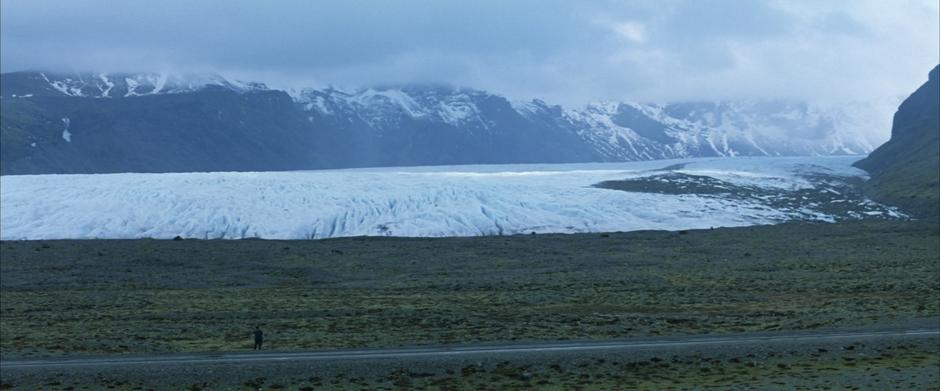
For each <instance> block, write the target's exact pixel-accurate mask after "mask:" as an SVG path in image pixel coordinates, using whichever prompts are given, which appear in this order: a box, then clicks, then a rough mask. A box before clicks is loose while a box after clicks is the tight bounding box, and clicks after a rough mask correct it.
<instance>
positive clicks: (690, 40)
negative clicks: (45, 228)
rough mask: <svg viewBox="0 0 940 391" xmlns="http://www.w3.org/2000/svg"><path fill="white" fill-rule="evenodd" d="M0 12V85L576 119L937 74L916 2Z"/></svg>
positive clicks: (864, 92) (860, 89)
mask: <svg viewBox="0 0 940 391" xmlns="http://www.w3.org/2000/svg"><path fill="white" fill-rule="evenodd" d="M0 7H2V9H0V51H2V53H0V68H2V70H3V71H4V72H9V71H15V70H23V69H52V70H92V71H177V72H204V71H216V72H221V73H223V74H227V75H235V76H238V77H242V78H245V79H259V80H261V81H266V82H269V83H271V84H274V85H281V86H288V85H294V86H297V85H303V84H308V83H309V84H313V85H314V86H324V85H328V84H333V85H339V86H357V85H365V84H380V83H399V82H446V83H452V84H458V85H467V86H473V87H477V88H484V89H488V90H492V91H495V92H499V93H503V94H505V95H508V96H510V97H514V98H536V97H538V98H545V99H548V100H550V101H554V102H558V103H565V104H580V103H584V102H587V101H591V100H596V99H629V100H641V101H664V100H695V99H734V98H777V97H786V98H801V99H829V100H833V99H835V100H838V99H843V100H847V99H859V100H861V99H867V98H872V97H879V96H881V97H885V96H887V97H894V96H896V95H900V94H904V93H905V92H909V91H911V90H912V89H913V88H915V87H916V86H917V85H918V84H919V83H921V82H922V81H923V79H924V77H925V73H926V72H927V70H929V69H930V68H931V67H932V66H933V65H935V64H936V63H937V62H938V61H940V49H938V46H940V42H938V41H940V38H938V35H940V31H938V30H940V21H938V19H940V16H938V12H940V10H938V5H937V4H936V2H935V1H934V0H910V1H905V2H884V1H881V0H862V1H831V2H816V1H809V0H806V1H796V0H766V1H731V0H701V1H692V0H689V1H681V0H663V1H645V0H641V1H633V2H619V1H596V2H571V1H561V0H551V1H536V0H523V1H514V2H504V1H474V2H456V1H455V2H439V1H420V0H410V1H394V2H392V1H361V2H360V1H354V2H348V1H316V2H312V1H277V2H253V1H212V2H210V1H205V2H202V1H200V2H190V1H181V0H170V1H159V2H151V1H120V2H117V1H105V0H79V1H51V0H35V1H25V0H10V1H6V0H4V1H2V2H0ZM618 26H620V30H618ZM624 26H626V27H624ZM624 33H627V35H626V36H625V35H624Z"/></svg>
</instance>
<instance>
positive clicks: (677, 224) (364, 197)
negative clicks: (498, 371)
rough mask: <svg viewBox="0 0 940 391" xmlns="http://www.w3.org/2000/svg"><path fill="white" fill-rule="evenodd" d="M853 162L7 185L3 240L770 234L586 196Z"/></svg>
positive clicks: (45, 178)
mask: <svg viewBox="0 0 940 391" xmlns="http://www.w3.org/2000/svg"><path fill="white" fill-rule="evenodd" d="M858 158H859V157H803V158H734V159H681V160H665V161H644V162H632V163H596V164H547V165H531V164H530V165H476V166H444V167H405V168H377V169H350V170H323V171H293V172H241V173H238V172H218V173H175V174H132V173H129V174H94V175H21V176H3V177H0V208H2V210H3V213H2V214H0V238H2V239H5V240H10V239H64V238H72V239H84V238H141V237H153V238H172V237H174V236H176V235H180V236H183V237H194V238H243V237H261V238H269V239H304V238H327V237H340V236H355V235H395V236H473V235H499V234H516V233H530V232H538V233H548V232H563V233H574V232H601V231H629V230H639V229H692V228H707V227H712V226H741V225H752V224H766V223H774V222H779V221H783V220H786V219H788V218H790V216H789V215H788V213H787V212H786V211H782V210H774V209H771V208H767V207H766V206H765V205H759V204H751V203H748V202H742V201H741V200H726V199H721V198H716V197H704V196H697V195H688V194H686V195H666V194H650V193H629V192H623V191H616V190H607V189H599V188H594V187H592V186H591V185H593V184H595V183H598V182H601V181H605V180H615V179H624V178H628V177H641V176H648V175H655V174H657V173H661V171H656V170H657V169H662V168H665V167H670V166H672V167H676V165H677V164H685V166H684V167H682V168H681V169H679V170H680V171H681V172H685V173H689V174H695V175H707V176H713V177H717V178H720V179H722V180H726V181H730V182H735V183H740V184H745V185H749V186H770V187H773V186H778V187H780V186H783V187H786V186H791V187H798V186H805V185H806V184H805V183H803V182H801V181H802V180H801V179H800V177H799V174H800V173H806V172H813V171H814V170H815V171H818V172H825V173H827V174H830V175H832V174H835V175H846V176H861V175H863V174H864V173H863V172H862V171H860V170H857V169H855V168H853V167H851V163H852V162H854V161H855V160H857V159H858ZM821 218H823V219H825V216H823V217H821Z"/></svg>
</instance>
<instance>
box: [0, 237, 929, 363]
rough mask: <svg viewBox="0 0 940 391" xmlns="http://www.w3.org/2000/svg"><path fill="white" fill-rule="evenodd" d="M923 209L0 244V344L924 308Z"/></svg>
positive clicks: (291, 342)
mask: <svg viewBox="0 0 940 391" xmlns="http://www.w3.org/2000/svg"><path fill="white" fill-rule="evenodd" d="M938 231H940V230H938V229H937V225H936V222H902V221H862V222H849V223H839V224H801V223H791V224H782V225H777V226H765V227H748V228H730V229H716V230H700V231H688V232H686V231H681V232H661V231H659V232H652V231H651V232H633V233H610V234H579V235H524V236H510V237H476V238H439V239H408V238H346V239H331V240H320V241H265V240H233V241H224V240H219V241H199V240H184V241H157V240H107V241H16V242H14V241H9V242H2V247H0V282H2V286H0V292H2V316H0V352H2V354H3V355H4V357H11V356H37V355H58V354H99V353H168V352H186V351H237V350H246V349H250V347H251V340H250V331H251V330H252V328H253V327H254V326H255V325H260V326H261V327H262V328H263V329H264V330H265V332H266V333H267V336H268V338H267V342H266V343H267V344H268V347H269V348H271V349H329V348H343V347H367V346H368V347H380V346H382V347H387V346H396V345H417V344H438V343H470V342H476V341H513V340H563V339H616V338H627V337H636V336H650V335H667V334H701V333H725V332H742V331H765V330H784V329H812V328H818V327H823V326H844V325H864V324H868V323H874V322H891V321H895V320H898V321H903V320H904V319H909V318H914V317H925V316H936V315H938V314H940V308H938V307H940V260H938V257H940V256H938V254H940V236H938Z"/></svg>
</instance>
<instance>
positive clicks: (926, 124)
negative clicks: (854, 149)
mask: <svg viewBox="0 0 940 391" xmlns="http://www.w3.org/2000/svg"><path fill="white" fill-rule="evenodd" d="M855 165H856V166H857V167H859V168H862V169H864V170H866V171H868V172H869V173H871V180H869V181H868V182H867V183H866V188H867V189H866V190H867V191H868V192H869V194H870V195H871V196H872V198H874V199H875V200H878V201H881V202H885V203H888V204H892V205H897V206H900V207H902V208H904V209H906V210H908V211H910V212H912V213H914V214H915V215H917V216H920V217H928V218H940V66H938V67H935V68H934V69H933V70H932V71H931V72H930V76H929V78H928V81H927V83H925V84H924V85H923V86H921V87H920V88H918V89H917V91H915V92H914V93H913V94H911V96H910V97H908V98H907V99H906V100H905V101H904V103H902V104H901V107H900V108H898V111H897V113H896V114H895V115H894V125H893V127H892V129H891V140H889V141H888V142H887V143H885V144H884V145H882V146H880V147H878V149H876V150H875V151H873V152H872V153H871V155H869V156H868V158H866V159H863V160H860V161H859V162H858V163H856V164H855Z"/></svg>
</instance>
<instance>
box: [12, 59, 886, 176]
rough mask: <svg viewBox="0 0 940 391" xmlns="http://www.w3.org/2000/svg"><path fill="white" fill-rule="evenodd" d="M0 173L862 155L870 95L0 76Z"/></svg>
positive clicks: (869, 145) (880, 117)
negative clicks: (760, 96) (574, 98)
mask: <svg viewBox="0 0 940 391" xmlns="http://www.w3.org/2000/svg"><path fill="white" fill-rule="evenodd" d="M0 105H2V106H0V116H2V121H0V131H2V132H0V148H2V151H0V152H2V155H0V156H2V157H0V172H2V173H3V174H4V175H7V174H41V173H106V172H174V171H177V172H183V171H260V170H299V169H316V168H343V167H364V166H403V165H443V164H491V163H572V162H613V161H632V160H649V159H665V158H682V157H711V156H716V157H717V156H789V155H846V154H864V153H868V152H870V151H871V150H872V149H874V147H875V146H876V145H877V144H878V143H879V142H880V141H881V140H870V139H868V138H867V137H865V136H862V135H863V134H871V132H870V130H871V129H872V127H879V126H880V127H882V128H887V121H888V116H887V115H885V114H884V113H883V111H881V110H879V106H877V105H875V104H873V103H870V102H853V103H847V104H844V105H820V104H814V103H811V102H802V101H794V100H765V101H717V102H708V101H705V102H681V103H671V104H647V103H636V102H612V101H605V102H597V103H593V104H589V105H587V106H584V107H580V108H569V107H561V106H558V105H553V104H550V103H547V102H544V101H542V100H531V101H516V100H510V99H508V98H506V97H503V96H500V95H496V94H492V93H489V92H487V91H482V90H477V89H472V88H458V87H452V86H447V85H437V84H406V85H396V86H374V87H368V88H359V89H354V90H338V89H333V88H325V89H310V88H307V89H305V88H295V89H290V90H287V91H285V90H278V89H273V88H269V87H267V86H265V85H264V84H261V83H252V82H241V81H237V80H231V79H227V78H224V77H221V76H218V75H214V74H182V75H168V74H155V73H117V74H104V73H101V74H95V73H77V74H62V73H47V72H15V73H7V74H3V75H0Z"/></svg>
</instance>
